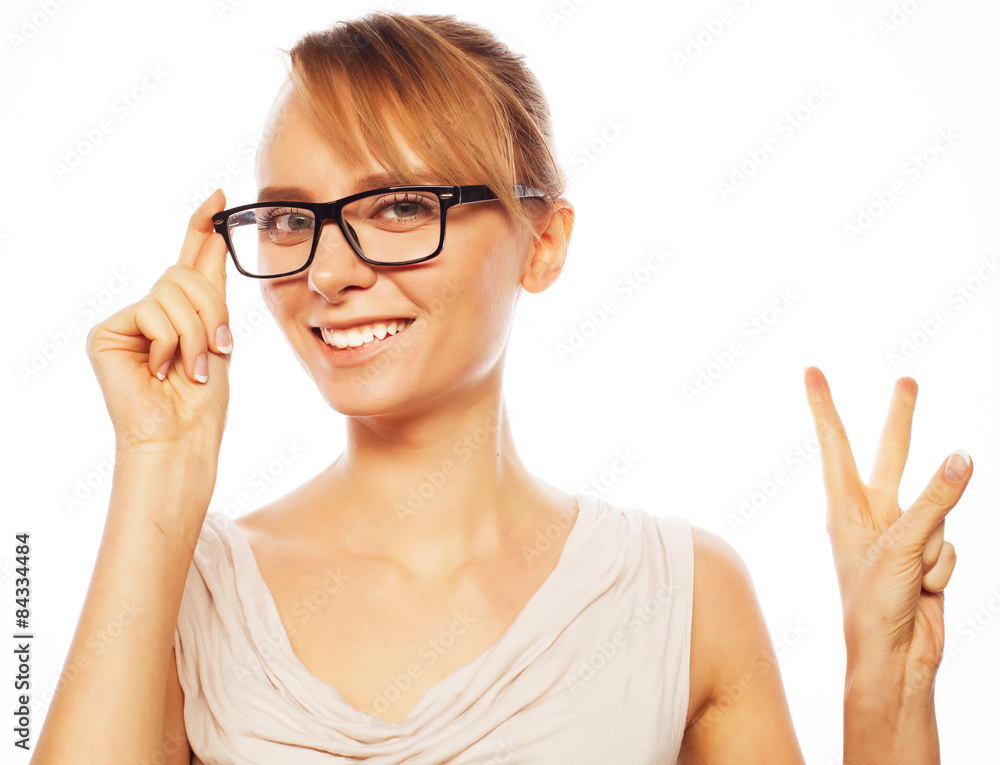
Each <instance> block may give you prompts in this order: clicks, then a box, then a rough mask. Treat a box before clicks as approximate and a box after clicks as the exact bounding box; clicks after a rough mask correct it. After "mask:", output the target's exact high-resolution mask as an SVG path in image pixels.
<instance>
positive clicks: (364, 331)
mask: <svg viewBox="0 0 1000 765" xmlns="http://www.w3.org/2000/svg"><path fill="white" fill-rule="evenodd" d="M413 321H414V320H413V319H388V320H378V321H374V322H369V323H367V324H360V325H357V326H353V327H349V328H335V327H314V328H313V332H314V333H318V334H319V336H320V338H321V339H322V340H323V342H325V343H326V344H327V345H329V346H330V347H332V348H337V349H339V350H343V349H346V348H359V347H362V346H364V345H369V344H374V343H378V342H381V341H382V340H385V338H387V337H392V336H394V335H396V334H397V333H399V332H402V331H404V330H405V329H406V328H407V327H409V326H410V324H412V323H413Z"/></svg>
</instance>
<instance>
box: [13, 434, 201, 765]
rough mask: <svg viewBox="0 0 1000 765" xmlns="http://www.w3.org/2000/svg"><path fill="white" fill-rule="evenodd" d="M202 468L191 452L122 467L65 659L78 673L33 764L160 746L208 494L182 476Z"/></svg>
mask: <svg viewBox="0 0 1000 765" xmlns="http://www.w3.org/2000/svg"><path fill="white" fill-rule="evenodd" d="M204 470H205V462H204V460H201V459H198V458H196V455H193V454H192V455H178V456H176V457H175V458H172V459H170V460H169V461H167V462H163V461H162V460H160V459H158V458H148V459H141V460H140V459H136V458H132V459H129V460H123V461H121V462H119V463H118V465H117V466H116V468H115V477H114V483H113V486H112V491H111V504H110V507H109V509H108V518H107V522H106V525H105V527H104V536H103V538H102V540H101V548H100V551H99V553H98V557H97V563H96V565H95V566H94V573H93V576H92V578H91V581H90V587H89V589H88V590H87V596H86V599H85V601H84V606H83V610H82V612H81V615H80V621H79V623H78V625H77V629H76V633H75V634H74V637H73V642H72V644H71V646H70V650H69V656H68V657H67V662H75V664H76V666H77V667H79V672H78V673H76V674H75V676H73V679H72V680H69V681H66V680H62V681H60V683H59V685H58V686H57V688H56V691H55V695H54V696H53V699H52V703H51V705H50V707H49V711H48V714H47V716H46V718H45V724H44V726H43V728H42V731H41V733H40V734H39V738H38V742H37V745H36V747H35V753H34V756H33V757H32V760H31V762H32V764H33V765H44V764H46V763H67V762H74V763H98V762H100V763H106V762H107V763H110V762H122V763H126V762H127V763H138V762H141V761H143V760H144V759H148V758H151V757H153V755H155V754H156V753H157V752H158V751H159V750H160V748H161V745H162V744H163V743H164V730H165V728H164V716H165V710H166V708H167V706H166V698H167V680H168V674H169V673H168V670H169V669H170V664H171V661H172V655H173V650H172V647H171V641H172V638H173V632H174V628H175V626H176V624H177V614H178V612H179V610H180V602H181V595H182V593H183V590H184V582H185V580H186V578H187V572H188V569H189V568H190V565H191V559H192V556H193V552H194V542H195V540H196V539H197V537H198V531H199V529H200V524H201V521H202V520H203V519H204V514H205V511H206V509H207V506H202V505H201V503H202V501H203V500H202V499H201V498H200V497H192V496H189V495H187V494H186V492H185V490H184V488H183V487H184V486H185V478H184V476H185V473H189V474H190V473H191V472H195V471H204ZM115 624H117V625H119V627H115V628H114V629H111V627H112V625H115ZM119 628H120V629H119ZM95 635H103V636H104V637H102V638H100V639H95V637H94V636H95ZM112 635H117V637H111V636H112ZM174 674H175V676H176V670H175V672H174ZM69 676H71V675H68V674H64V676H63V677H64V678H65V677H69ZM174 698H175V699H176V694H175V697H174ZM174 706H175V707H176V704H175V705H174ZM109 742H114V743H113V745H110V743H109ZM178 743H180V742H178ZM185 747H187V740H186V738H185V740H184V741H183V746H182V747H180V749H181V750H182V751H183V749H184V748H185ZM189 760H190V750H188V761H189ZM152 761H155V760H152ZM182 761H183V760H180V759H178V760H177V762H182Z"/></svg>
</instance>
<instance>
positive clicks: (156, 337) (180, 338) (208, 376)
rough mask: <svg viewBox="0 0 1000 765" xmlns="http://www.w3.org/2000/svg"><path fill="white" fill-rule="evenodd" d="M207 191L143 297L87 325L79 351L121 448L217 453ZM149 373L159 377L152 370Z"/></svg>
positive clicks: (220, 348) (213, 247)
mask: <svg viewBox="0 0 1000 765" xmlns="http://www.w3.org/2000/svg"><path fill="white" fill-rule="evenodd" d="M225 201H226V200H225V195H224V194H223V193H222V190H221V189H220V190H218V191H216V192H215V193H214V194H213V195H212V196H210V197H209V198H208V199H206V200H205V201H204V202H203V203H202V205H201V207H199V208H198V209H197V210H195V211H194V213H193V214H192V216H191V221H190V223H189V224H188V229H187V235H186V236H185V238H184V245H183V246H182V247H181V254H180V259H179V260H178V261H177V263H176V264H175V265H172V266H170V268H168V269H167V270H166V271H165V272H164V273H163V276H161V277H160V278H159V279H158V280H157V282H156V283H155V284H154V285H153V288H152V289H151V290H150V291H149V294H147V295H146V297H144V298H142V299H141V300H140V301H138V302H137V303H133V304H132V305H129V306H126V307H125V308H123V309H122V310H120V311H118V312H117V313H115V314H114V315H112V316H109V317H108V318H107V319H105V320H104V321H102V322H100V323H99V324H97V325H96V326H94V327H93V329H91V331H90V333H89V334H88V335H87V356H88V357H89V358H90V363H91V365H92V366H93V368H94V372H95V374H96V375H97V380H98V382H99V383H100V386H101V390H102V392H103V394H104V401H105V403H106V405H107V407H108V413H109V414H110V415H111V421H112V423H113V425H114V429H115V441H116V444H117V447H118V452H119V458H120V456H121V455H122V454H139V453H164V454H169V453H171V452H172V451H173V450H176V449H192V448H193V449H195V450H197V451H198V452H199V453H202V454H205V455H206V456H213V457H215V458H217V457H218V453H219V449H220V447H221V445H222V433H223V430H224V429H225V423H226V410H227V408H228V406H229V353H230V352H231V351H232V336H231V334H230V332H229V328H228V326H229V309H228V308H227V306H226V255H227V251H226V244H225V240H224V239H223V238H222V236H221V235H220V234H218V233H216V232H215V231H214V230H213V229H212V216H213V215H214V214H215V213H217V212H219V211H220V210H222V209H223V208H224V207H225ZM158 373H159V374H158Z"/></svg>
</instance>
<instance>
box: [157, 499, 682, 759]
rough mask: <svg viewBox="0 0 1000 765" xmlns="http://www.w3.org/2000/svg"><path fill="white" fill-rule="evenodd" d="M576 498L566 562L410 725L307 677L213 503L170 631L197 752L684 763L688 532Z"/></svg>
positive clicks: (243, 545) (248, 555) (242, 548)
mask: <svg viewBox="0 0 1000 765" xmlns="http://www.w3.org/2000/svg"><path fill="white" fill-rule="evenodd" d="M576 499H577V501H578V503H579V507H580V511H579V515H578V517H577V520H576V522H575V524H574V526H573V528H572V529H570V532H569V535H568V537H567V539H566V542H565V546H564V548H563V550H562V553H561V555H560V557H559V561H558V563H557V565H556V567H555V569H554V570H553V571H552V573H551V574H550V575H549V576H548V578H546V579H545V581H544V582H542V584H541V586H540V587H539V588H538V589H537V590H536V592H535V593H534V594H533V595H532V597H531V598H530V600H529V601H528V603H527V604H526V605H525V606H524V608H523V609H522V610H521V612H520V613H519V614H518V615H517V618H516V619H515V620H514V622H513V623H512V624H511V625H510V627H508V629H507V630H506V631H505V632H504V634H503V635H502V636H501V637H500V639H499V640H498V641H497V642H496V643H494V644H493V645H492V646H490V647H489V648H488V649H487V650H486V651H484V652H483V653H482V654H480V655H479V656H478V657H476V658H475V659H474V660H473V661H471V662H469V663H468V664H466V665H464V666H462V667H460V668H459V669H457V670H456V671H454V672H453V673H451V674H450V675H448V676H447V677H445V678H444V679H442V680H441V681H439V682H438V683H437V684H435V685H433V686H432V687H431V688H429V689H428V690H427V692H426V693H425V694H424V695H423V696H422V697H421V698H420V699H419V700H418V701H417V703H416V704H415V705H414V707H413V708H412V709H411V710H410V712H409V714H408V715H407V716H406V718H404V719H403V720H402V721H401V722H399V723H392V722H389V721H386V720H382V719H380V718H377V717H373V716H371V715H367V714H365V713H363V712H360V711H358V710H357V709H355V708H354V707H352V706H351V705H350V704H349V703H348V702H347V700H346V699H344V697H343V696H342V695H341V694H340V693H339V692H338V691H337V690H336V689H335V688H334V687H332V686H331V685H329V684H327V683H326V682H324V681H323V680H321V679H320V678H318V677H316V676H315V675H313V674H311V673H310V672H309V670H308V669H307V668H306V667H305V665H304V664H303V663H302V662H301V661H300V660H299V659H298V657H297V656H296V655H295V653H294V651H293V650H292V647H291V643H290V642H289V639H288V635H287V633H286V631H285V628H284V627H283V625H282V623H281V619H280V616H279V612H278V609H277V606H276V605H275V603H274V599H273V598H272V597H271V594H270V591H269V590H268V588H267V585H266V583H265V581H264V580H263V578H262V577H261V574H260V571H259V569H258V567H257V564H256V560H255V558H254V556H253V551H252V548H251V547H250V545H249V543H248V542H247V540H246V538H245V537H244V536H243V534H242V532H241V531H240V529H239V527H238V526H236V524H235V523H234V522H233V520H232V519H231V518H229V517H228V516H226V515H224V514H221V513H218V512H214V511H210V512H209V513H208V514H207V516H206V518H205V524H204V526H203V528H202V531H201V536H200V538H199V541H198V546H197V548H196V550H195V555H194V559H193V561H192V564H191V569H190V570H189V572H188V578H187V582H186V584H185V590H184V596H183V599H182V602H181V609H180V614H179V615H178V622H177V628H176V630H175V632H174V648H175V651H176V656H177V665H178V673H179V676H180V682H181V686H182V688H183V690H184V695H185V701H184V720H185V725H186V728H187V735H188V739H189V741H190V743H191V748H192V751H193V753H194V757H193V759H192V763H194V764H195V765H209V764H211V765H215V764H216V763H234V765H245V764H249V763H276V762H281V763H288V764H289V765H299V763H302V764H303V765H306V764H308V763H326V764H328V763H330V762H354V761H358V760H362V759H363V760H365V761H366V762H370V763H374V765H390V764H395V763H411V764H412V765H440V763H455V764H456V765H458V764H465V763H495V764H496V765H500V763H559V762H573V763H580V764H583V765H585V764H586V763H602V764H606V763H614V762H621V763H626V762H627V763H630V764H631V765H642V764H643V763H657V764H660V763H663V764H664V765H665V764H667V763H673V762H675V760H676V758H677V754H678V751H679V748H680V742H681V738H682V737H683V733H684V726H685V722H686V715H687V704H688V686H689V676H688V673H689V665H690V638H691V604H692V592H693V563H694V562H693V549H692V537H691V528H690V525H689V523H688V522H687V520H686V519H685V518H683V517H682V516H677V515H672V516H658V515H652V514H650V513H648V512H647V511H645V510H643V509H641V508H619V507H617V506H614V505H612V504H609V503H607V502H604V501H602V500H599V499H597V498H596V497H591V496H589V495H585V494H578V495H576ZM331 756H333V758H334V759H331ZM336 758H339V759H336Z"/></svg>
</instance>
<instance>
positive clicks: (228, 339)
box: [215, 324, 233, 353]
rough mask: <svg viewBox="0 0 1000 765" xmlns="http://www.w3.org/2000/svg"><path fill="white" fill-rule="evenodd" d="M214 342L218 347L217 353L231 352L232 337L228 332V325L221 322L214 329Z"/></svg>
mask: <svg viewBox="0 0 1000 765" xmlns="http://www.w3.org/2000/svg"><path fill="white" fill-rule="evenodd" d="M215 344H216V345H217V346H218V347H219V353H231V352H232V350H233V338H232V335H230V334H229V327H227V326H226V325H225V324H223V325H222V326H221V327H219V328H218V329H217V330H215Z"/></svg>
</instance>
